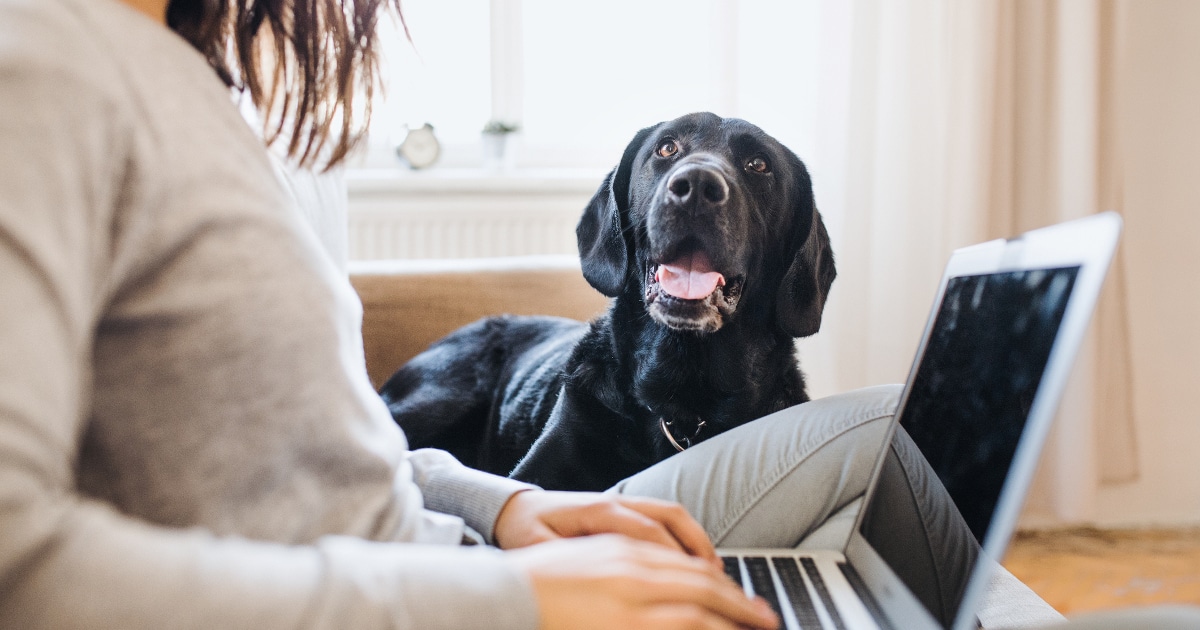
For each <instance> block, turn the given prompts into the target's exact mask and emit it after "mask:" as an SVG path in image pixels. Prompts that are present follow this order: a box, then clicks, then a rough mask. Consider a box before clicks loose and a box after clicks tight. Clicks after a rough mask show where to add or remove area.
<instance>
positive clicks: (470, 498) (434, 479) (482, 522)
mask: <svg viewBox="0 0 1200 630" xmlns="http://www.w3.org/2000/svg"><path fill="white" fill-rule="evenodd" d="M409 461H410V462H412V466H413V481H415V482H416V484H417V486H418V487H420V488H421V493H422V494H423V495H424V497H425V507H426V508H428V509H430V510H434V511H436V512H444V513H446V514H453V515H455V516H458V517H461V518H462V519H463V520H464V521H465V522H466V523H467V526H469V527H470V528H471V529H473V530H475V531H477V532H479V533H480V534H482V535H483V537H484V539H485V540H487V542H488V543H490V544H495V542H496V541H495V535H494V531H493V530H494V528H495V525H496V517H498V516H499V515H500V510H501V509H502V508H503V507H504V504H505V503H507V502H508V499H509V498H510V497H511V496H512V495H514V494H516V493H518V492H520V491H522V490H540V488H538V487H537V486H534V485H530V484H527V483H525V482H522V481H516V480H515V479H509V478H507V477H499V476H496V475H492V474H489V473H485V472H482V471H479V470H475V469H472V468H468V467H466V466H464V465H462V464H461V463H459V461H458V460H456V459H454V456H452V455H450V454H449V453H447V452H445V451H439V450H435V449H431V448H424V449H420V450H417V451H413V452H412V453H411V454H410V455H409Z"/></svg>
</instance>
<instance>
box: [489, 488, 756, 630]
mask: <svg viewBox="0 0 1200 630" xmlns="http://www.w3.org/2000/svg"><path fill="white" fill-rule="evenodd" d="M524 494H532V493H524ZM507 555H508V557H509V558H510V559H511V561H512V562H514V563H515V564H516V565H517V566H518V568H520V569H522V570H524V571H525V572H526V573H527V574H528V575H529V577H530V580H531V582H532V584H533V589H534V592H535V594H536V597H537V604H538V612H539V614H540V617H541V624H540V626H539V627H541V628H542V629H543V630H577V629H578V630H590V629H592V628H595V629H597V630H600V629H603V630H608V629H610V628H622V629H628V630H638V629H641V628H653V629H655V630H658V629H667V630H670V629H674V628H704V629H710V630H718V629H724V630H734V629H736V628H742V627H749V628H777V627H778V626H779V619H778V617H776V615H775V613H773V612H772V611H771V609H770V607H768V606H767V604H766V602H764V601H762V600H761V599H750V598H748V597H746V595H745V593H744V592H743V591H742V589H741V587H739V586H737V585H735V584H734V583H733V581H731V580H730V579H729V578H728V577H726V576H725V574H724V573H722V572H721V570H720V569H719V568H717V567H715V566H713V564H712V563H710V562H707V561H705V560H703V559H700V558H697V557H691V556H687V555H684V554H683V553H680V552H679V551H677V550H674V549H669V548H667V547H666V546H663V545H661V544H652V543H647V542H643V541H639V540H632V539H629V538H626V537H624V536H615V535H603V536H590V537H587V538H572V539H562V540H552V541H550V542H547V543H544V544H539V545H534V546H531V547H525V548H522V549H518V550H516V551H510V552H508V553H507Z"/></svg>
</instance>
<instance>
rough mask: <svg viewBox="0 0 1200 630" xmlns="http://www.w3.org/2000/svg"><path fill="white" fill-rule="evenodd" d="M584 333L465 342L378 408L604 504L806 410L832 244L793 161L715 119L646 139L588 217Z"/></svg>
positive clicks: (487, 334) (561, 327) (470, 460)
mask: <svg viewBox="0 0 1200 630" xmlns="http://www.w3.org/2000/svg"><path fill="white" fill-rule="evenodd" d="M576 233H577V236H578V241H579V254H580V257H581V259H582V267H583V275H584V277H585V278H587V281H588V282H589V283H591V285H592V286H593V287H595V288H596V289H597V290H598V291H600V292H601V293H603V294H604V295H607V296H609V297H612V298H615V299H614V300H613V301H612V303H611V305H610V307H609V310H608V312H607V313H606V314H605V315H603V316H601V317H599V318H597V319H596V320H594V321H592V322H591V323H590V324H584V323H580V322H575V321H572V320H567V319H561V318H553V317H514V316H501V317H492V318H488V319H484V320H480V321H478V322H475V323H473V324H470V325H468V326H465V327H463V328H461V329H459V330H457V331H455V332H453V333H451V334H450V335H448V336H447V337H445V338H443V339H441V340H440V341H438V342H436V343H435V344H433V345H432V346H431V347H430V348H429V349H428V350H427V351H425V352H424V353H422V354H420V355H419V356H417V357H415V358H413V360H412V361H410V362H409V363H408V364H406V365H405V366H403V367H402V368H400V370H399V371H397V372H396V373H395V374H394V375H393V376H392V377H391V378H390V379H389V380H388V381H387V383H385V384H384V386H383V387H382V389H381V391H380V393H381V394H382V396H383V398H384V400H385V401H386V402H387V404H388V408H389V409H390V410H391V412H392V415H393V416H394V417H395V419H396V421H397V422H398V423H399V424H400V426H401V427H403V429H404V431H405V432H406V434H407V435H408V439H409V442H410V445H411V446H412V447H413V448H421V447H435V448H441V449H445V450H447V451H449V452H451V453H452V454H454V455H455V456H456V457H458V459H459V460H461V461H462V462H464V463H465V464H467V465H469V466H473V467H475V468H479V469H482V470H486V471H489V472H493V473H497V474H501V475H508V476H511V477H514V478H516V479H521V480H524V481H528V482H531V483H535V484H538V485H540V486H542V487H544V488H547V489H570V490H603V489H605V488H608V487H610V486H612V485H613V484H614V483H616V482H617V481H619V480H621V479H623V478H625V477H628V476H629V475H632V474H634V473H636V472H638V471H640V470H643V469H645V468H647V467H649V466H650V465H652V464H654V463H656V462H658V461H661V460H663V459H665V458H666V457H668V456H670V455H672V454H674V453H675V452H676V451H678V450H683V449H684V448H686V447H687V446H689V445H692V444H695V443H697V442H700V441H702V440H705V439H707V438H710V437H712V436H714V435H717V434H719V433H721V432H723V431H727V430H729V429H731V428H733V427H736V426H738V425H741V424H743V423H746V422H749V421H751V420H753V419H755V418H759V417H762V416H764V415H767V414H769V413H772V412H775V411H778V410H780V409H783V408H785V407H788V406H791V405H795V404H798V403H802V402H804V401H806V400H808V394H807V393H806V391H805V383H804V376H803V375H802V374H801V372H800V369H799V366H798V364H797V362H796V358H795V354H794V350H793V339H794V338H797V337H805V336H808V335H812V334H813V333H815V332H817V330H818V328H819V327H820V324H821V312H822V310H823V309H824V306H825V298H826V295H827V294H828V292H829V288H830V285H831V284H832V283H833V279H834V276H835V275H836V272H835V270H834V264H833V255H832V253H831V251H830V248H829V236H828V234H827V233H826V231H825V225H824V223H823V222H822V221H821V216H820V214H818V212H817V210H816V208H815V207H814V204H813V192H812V184H811V181H810V179H809V175H808V171H807V170H806V169H805V167H804V164H803V163H802V162H801V161H800V159H799V158H797V157H796V155H795V154H794V153H792V152H791V151H790V150H788V149H787V148H786V147H784V146H783V145H782V144H780V143H779V142H778V141H776V140H775V139H773V138H772V137H770V136H768V135H767V134H766V133H764V132H763V131H762V130H760V129H759V128H758V127H756V126H754V125H752V124H750V123H748V122H746V121H743V120H738V119H730V118H721V117H718V116H716V115H714V114H710V113H700V114H691V115H688V116H683V117H681V118H678V119H676V120H672V121H668V122H663V123H659V124H657V125H654V126H653V127H649V128H646V129H643V130H641V131H639V132H638V133H637V135H636V136H635V137H634V138H633V141H632V142H630V143H629V146H628V147H626V149H625V152H624V155H623V156H622V158H621V163H620V165H618V166H617V167H616V168H615V169H613V171H612V172H611V173H610V174H609V175H608V176H607V178H606V179H605V180H604V183H603V184H601V186H600V189H599V190H598V191H597V192H596V195H595V196H594V197H593V198H592V200H591V202H590V203H588V206H587V207H586V208H585V209H584V211H583V217H582V218H581V219H580V221H579V226H578V228H577V230H576Z"/></svg>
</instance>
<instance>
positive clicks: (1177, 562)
mask: <svg viewBox="0 0 1200 630" xmlns="http://www.w3.org/2000/svg"><path fill="white" fill-rule="evenodd" d="M1004 565H1005V566H1006V567H1008V570H1009V571H1012V572H1013V574H1014V575H1016V576H1017V577H1018V578H1020V579H1021V580H1022V581H1023V582H1025V583H1026V584H1028V585H1029V587H1030V588H1032V589H1033V590H1034V591H1036V592H1037V593H1038V594H1039V595H1041V596H1042V597H1043V598H1044V599H1045V600H1046V601H1047V602H1049V603H1050V605H1051V606H1054V608H1056V609H1057V610H1058V611H1059V612H1061V613H1063V614H1064V615H1068V616H1070V615H1074V614H1078V613H1082V612H1090V611H1095V610H1104V609H1109V608H1118V607H1123V606H1132V605H1143V604H1162V603H1181V604H1193V605H1200V529H1187V530H1138V531H1111V530H1094V529H1079V530H1068V531H1057V532H1021V533H1019V534H1017V536H1016V538H1015V539H1014V540H1013V543H1012V546H1011V547H1010V549H1009V552H1008V555H1007V556H1006V557H1005V559H1004Z"/></svg>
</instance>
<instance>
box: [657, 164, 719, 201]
mask: <svg viewBox="0 0 1200 630" xmlns="http://www.w3.org/2000/svg"><path fill="white" fill-rule="evenodd" d="M667 193H668V195H669V196H670V197H673V201H675V202H676V203H679V204H681V205H684V204H689V203H702V204H706V205H711V206H716V205H721V204H723V203H725V202H726V201H727V200H728V199H729V183H728V182H726V181H725V177H724V176H723V175H722V174H721V172H720V171H718V170H717V169H714V168H711V167H708V166H698V165H688V166H684V167H682V168H680V169H679V170H677V171H675V172H674V173H672V174H671V177H670V179H668V180H667Z"/></svg>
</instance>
